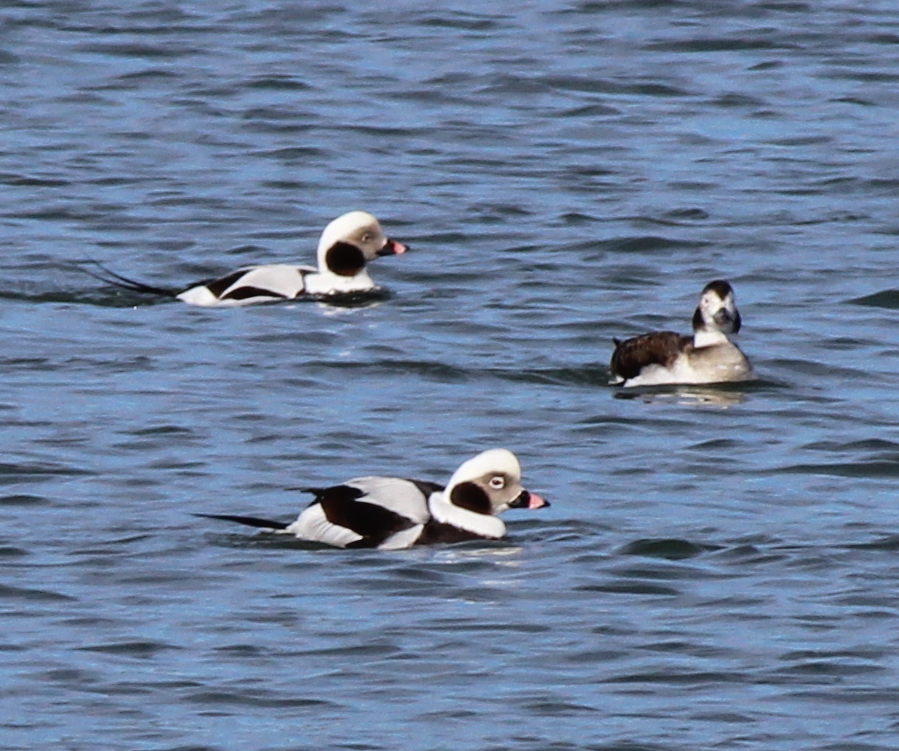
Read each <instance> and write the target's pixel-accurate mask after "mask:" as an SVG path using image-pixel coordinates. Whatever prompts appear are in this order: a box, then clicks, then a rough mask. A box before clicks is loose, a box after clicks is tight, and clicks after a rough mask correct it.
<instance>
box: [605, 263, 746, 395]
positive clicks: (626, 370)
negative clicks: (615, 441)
mask: <svg viewBox="0 0 899 751" xmlns="http://www.w3.org/2000/svg"><path fill="white" fill-rule="evenodd" d="M740 325H741V319H740V312H739V311H738V310H737V306H736V303H735V302H734V291H733V289H732V288H731V286H730V284H729V283H728V282H726V281H723V280H720V279H718V280H715V281H714V282H709V283H708V284H707V285H706V286H705V288H704V289H703V290H702V295H701V296H700V298H699V306H698V307H697V308H696V311H695V312H694V313H693V336H684V335H683V334H677V333H675V332H674V331H655V332H653V333H651V334H643V335H641V336H635V337H634V338H632V339H626V340H625V341H623V342H622V341H619V340H618V339H615V340H614V342H615V351H614V352H613V353H612V362H611V365H610V370H611V378H610V380H609V383H611V384H613V385H622V386H655V385H662V384H678V383H681V384H701V383H723V382H727V381H749V380H752V379H753V378H755V373H754V371H753V369H752V365H750V364H749V360H748V359H746V355H744V354H743V353H742V352H741V351H740V348H739V347H737V345H736V344H734V343H733V342H731V341H730V339H728V338H727V337H728V334H735V333H737V332H738V331H739V330H740Z"/></svg>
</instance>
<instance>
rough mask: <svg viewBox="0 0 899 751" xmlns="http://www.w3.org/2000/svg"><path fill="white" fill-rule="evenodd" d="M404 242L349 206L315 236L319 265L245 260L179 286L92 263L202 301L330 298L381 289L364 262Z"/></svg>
mask: <svg viewBox="0 0 899 751" xmlns="http://www.w3.org/2000/svg"><path fill="white" fill-rule="evenodd" d="M408 249H409V248H408V246H406V245H403V243H400V242H397V241H396V240H391V239H390V238H388V237H387V236H385V234H384V231H383V230H382V229H381V225H380V224H379V223H378V220H377V219H375V217H373V216H372V215H371V214H369V213H367V212H365V211H350V212H348V213H346V214H343V215H342V216H339V217H337V218H336V219H334V220H333V221H332V222H331V223H330V224H328V226H327V227H325V229H324V231H323V232H322V235H321V238H320V239H319V241H318V268H317V269H315V268H312V267H311V266H291V265H287V264H271V265H265V266H245V267H244V268H241V269H238V270H237V271H233V272H231V273H230V274H226V275H225V276H223V277H220V278H218V279H211V280H208V281H204V282H199V283H197V284H192V285H191V286H190V287H188V288H187V289H184V290H180V291H179V290H177V289H166V288H164V287H156V286H153V285H150V284H144V283H143V282H139V281H135V280H134V279H129V278H127V277H124V276H121V275H119V274H117V273H115V272H114V271H110V270H109V269H107V268H106V267H105V266H102V265H100V264H97V265H98V266H100V268H101V269H103V271H104V272H105V273H106V276H103V275H100V274H93V273H92V272H88V273H92V275H93V276H96V277H97V278H99V279H101V280H102V281H104V282H107V283H109V284H115V285H116V286H119V287H124V288H125V289H130V290H133V291H135V292H147V293H150V294H155V295H164V296H166V297H174V298H176V299H178V300H182V301H183V302H186V303H189V304H191V305H201V306H204V307H213V306H219V307H223V306H230V307H234V306H238V305H251V304H253V303H264V302H274V301H277V300H294V299H296V298H299V297H310V298H315V299H325V300H327V299H329V298H330V299H334V300H337V299H338V298H340V297H341V296H343V297H349V296H356V295H359V294H364V293H368V292H377V291H380V289H381V288H380V287H377V286H376V285H375V283H374V282H373V281H372V279H371V277H370V276H369V275H368V272H367V271H366V270H365V264H366V262H368V261H371V260H373V259H375V258H377V257H378V256H392V255H398V254H400V253H405V252H406V251H407V250H408Z"/></svg>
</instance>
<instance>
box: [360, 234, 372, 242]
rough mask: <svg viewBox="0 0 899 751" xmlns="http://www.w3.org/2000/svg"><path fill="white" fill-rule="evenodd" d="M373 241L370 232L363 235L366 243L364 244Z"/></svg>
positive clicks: (363, 240)
mask: <svg viewBox="0 0 899 751" xmlns="http://www.w3.org/2000/svg"><path fill="white" fill-rule="evenodd" d="M371 239H372V238H371V233H370V232H366V233H365V234H364V235H362V242H364V243H370V242H371Z"/></svg>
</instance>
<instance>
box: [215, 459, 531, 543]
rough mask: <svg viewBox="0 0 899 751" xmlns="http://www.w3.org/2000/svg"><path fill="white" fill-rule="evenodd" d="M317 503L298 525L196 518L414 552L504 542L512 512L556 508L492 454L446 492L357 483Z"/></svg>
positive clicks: (468, 465) (457, 475)
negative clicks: (467, 542) (453, 544)
mask: <svg viewBox="0 0 899 751" xmlns="http://www.w3.org/2000/svg"><path fill="white" fill-rule="evenodd" d="M304 492H308V493H312V494H314V496H315V498H314V500H313V501H312V502H311V503H310V504H309V505H308V506H307V507H306V508H305V509H304V510H303V511H302V513H301V514H300V515H299V517H297V519H296V521H293V522H277V521H271V520H268V519H259V518H256V517H252V516H234V515H231V514H197V516H203V517H207V518H211V519H222V520H224V521H231V522H237V523H239V524H246V525H249V526H251V527H259V528H262V529H264V530H267V531H270V532H277V533H281V534H289V535H294V536H295V537H297V538H299V539H301V540H308V541H311V542H322V543H326V544H328V545H334V546H335V547H338V548H381V549H382V550H397V549H400V548H409V547H412V546H413V545H424V544H434V543H449V542H463V541H465V540H481V539H486V540H498V539H500V538H501V537H503V536H505V534H506V525H505V524H504V523H503V522H502V520H501V519H499V518H498V515H499V514H501V513H502V512H503V511H506V510H507V509H510V508H526V509H536V508H542V507H544V506H549V502H548V501H546V500H544V499H543V498H541V497H540V496H539V495H537V494H536V493H531V492H530V491H528V490H525V489H524V487H523V486H522V484H521V465H520V464H519V462H518V459H517V458H516V456H515V454H513V453H512V452H511V451H508V450H507V449H490V450H488V451H484V452H482V453H480V454H478V455H477V456H475V457H474V458H472V459H469V460H468V461H466V462H464V463H463V464H462V466H460V467H459V468H458V469H457V470H456V471H455V472H454V473H453V476H452V477H451V478H450V481H449V484H448V485H447V486H446V487H445V488H444V487H442V486H440V485H437V484H436V483H433V482H427V481H424V480H406V479H403V478H399V477H357V478H355V479H352V480H347V481H346V482H344V483H341V484H340V485H333V486H331V487H327V488H306V489H304Z"/></svg>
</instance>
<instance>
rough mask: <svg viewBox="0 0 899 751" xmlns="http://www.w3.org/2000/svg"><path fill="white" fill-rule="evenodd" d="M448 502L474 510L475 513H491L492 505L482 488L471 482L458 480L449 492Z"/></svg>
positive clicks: (488, 514)
mask: <svg viewBox="0 0 899 751" xmlns="http://www.w3.org/2000/svg"><path fill="white" fill-rule="evenodd" d="M450 502H451V503H452V504H453V505H454V506H458V507H459V508H464V509H468V510H469V511H474V513H476V514H486V515H487V516H490V515H492V513H493V507H492V506H491V505H490V499H489V498H488V497H487V493H485V492H484V489H483V488H481V487H479V486H478V485H475V484H474V483H473V482H460V483H459V484H458V485H456V487H454V488H453V492H452V493H450Z"/></svg>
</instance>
